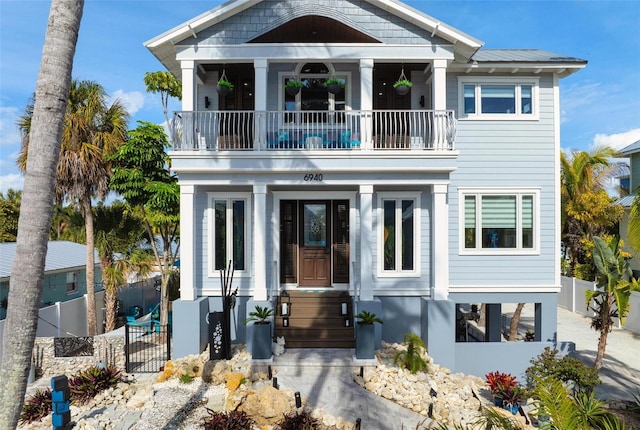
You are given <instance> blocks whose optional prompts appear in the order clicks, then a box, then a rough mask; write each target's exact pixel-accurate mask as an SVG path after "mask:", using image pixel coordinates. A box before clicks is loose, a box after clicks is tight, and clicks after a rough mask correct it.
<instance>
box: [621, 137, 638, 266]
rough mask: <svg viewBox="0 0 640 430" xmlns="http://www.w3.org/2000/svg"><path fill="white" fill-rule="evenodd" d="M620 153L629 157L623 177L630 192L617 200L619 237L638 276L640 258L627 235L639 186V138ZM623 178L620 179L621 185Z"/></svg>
mask: <svg viewBox="0 0 640 430" xmlns="http://www.w3.org/2000/svg"><path fill="white" fill-rule="evenodd" d="M620 153H621V154H622V156H624V157H628V158H629V176H627V177H625V178H623V179H624V180H625V181H626V187H627V189H628V190H629V192H630V194H629V195H628V196H625V197H622V198H621V199H620V200H619V201H618V204H620V205H622V207H623V208H624V217H623V218H622V221H620V237H621V238H622V239H623V240H624V241H625V242H627V243H626V244H625V251H627V252H630V253H631V255H632V258H631V260H630V263H629V264H630V267H631V269H632V270H633V274H634V276H636V277H638V276H640V258H639V257H638V255H637V254H636V253H635V252H633V251H632V250H631V248H630V247H629V246H628V240H627V236H628V231H629V215H630V212H631V206H632V204H633V200H634V199H635V197H636V194H635V191H636V189H638V187H640V140H639V141H637V142H634V143H632V144H631V145H627V146H625V147H624V148H622V149H621V150H620ZM623 179H621V185H622V180H623Z"/></svg>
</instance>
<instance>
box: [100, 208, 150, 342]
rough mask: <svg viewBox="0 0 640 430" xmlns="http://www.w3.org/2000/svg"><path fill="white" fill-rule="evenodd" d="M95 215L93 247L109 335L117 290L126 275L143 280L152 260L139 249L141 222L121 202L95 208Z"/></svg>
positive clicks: (141, 230)
mask: <svg viewBox="0 0 640 430" xmlns="http://www.w3.org/2000/svg"><path fill="white" fill-rule="evenodd" d="M95 212H96V214H95V219H96V232H95V233H96V237H95V243H96V248H97V249H98V254H99V255H100V264H101V268H102V282H103V283H104V289H105V307H106V327H105V331H111V330H113V329H115V326H116V316H117V313H118V309H117V296H118V290H119V289H120V287H121V286H122V285H123V284H125V282H126V277H127V275H129V274H132V273H135V274H138V275H140V276H146V275H147V274H148V273H149V272H150V271H151V269H152V267H153V256H152V255H151V254H150V253H149V252H148V251H145V250H143V249H141V247H140V245H141V244H142V242H143V240H144V237H145V230H144V226H143V224H142V220H140V219H139V218H137V217H135V216H133V215H132V214H131V213H130V212H129V211H127V208H126V206H125V205H124V204H123V203H122V202H119V201H117V202H114V203H112V204H111V205H109V206H105V205H103V204H98V206H97V207H96V208H95Z"/></svg>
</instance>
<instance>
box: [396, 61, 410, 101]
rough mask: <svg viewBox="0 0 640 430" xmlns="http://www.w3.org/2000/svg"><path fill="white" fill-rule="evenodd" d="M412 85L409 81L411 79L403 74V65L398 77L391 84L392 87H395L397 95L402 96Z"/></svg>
mask: <svg viewBox="0 0 640 430" xmlns="http://www.w3.org/2000/svg"><path fill="white" fill-rule="evenodd" d="M412 85H413V83H411V81H410V80H408V79H407V77H406V76H405V75H404V67H403V68H402V73H400V77H399V78H398V80H397V81H396V82H395V83H394V84H393V88H395V90H396V94H398V95H399V96H404V95H405V94H407V93H408V92H409V90H410V89H411V86H412Z"/></svg>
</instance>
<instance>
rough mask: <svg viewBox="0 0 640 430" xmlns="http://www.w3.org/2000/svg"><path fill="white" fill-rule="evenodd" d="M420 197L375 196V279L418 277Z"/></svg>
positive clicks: (388, 194)
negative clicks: (376, 252)
mask: <svg viewBox="0 0 640 430" xmlns="http://www.w3.org/2000/svg"><path fill="white" fill-rule="evenodd" d="M419 274H420V196H419V194H415V193H414V194H411V193H380V194H378V276H383V277H384V276H394V277H397V276H419Z"/></svg>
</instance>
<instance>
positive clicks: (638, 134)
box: [591, 128, 640, 149]
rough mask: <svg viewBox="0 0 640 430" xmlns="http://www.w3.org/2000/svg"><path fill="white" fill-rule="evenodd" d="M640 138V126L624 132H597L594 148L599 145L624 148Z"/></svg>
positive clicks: (592, 145)
mask: <svg viewBox="0 0 640 430" xmlns="http://www.w3.org/2000/svg"><path fill="white" fill-rule="evenodd" d="M639 140H640V128H634V129H632V130H629V131H625V132H624V133H615V134H596V135H595V137H594V138H593V143H592V144H591V147H592V148H595V147H599V146H610V147H612V148H615V149H622V148H624V147H625V146H628V145H631V144H632V143H634V142H637V141H639Z"/></svg>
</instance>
